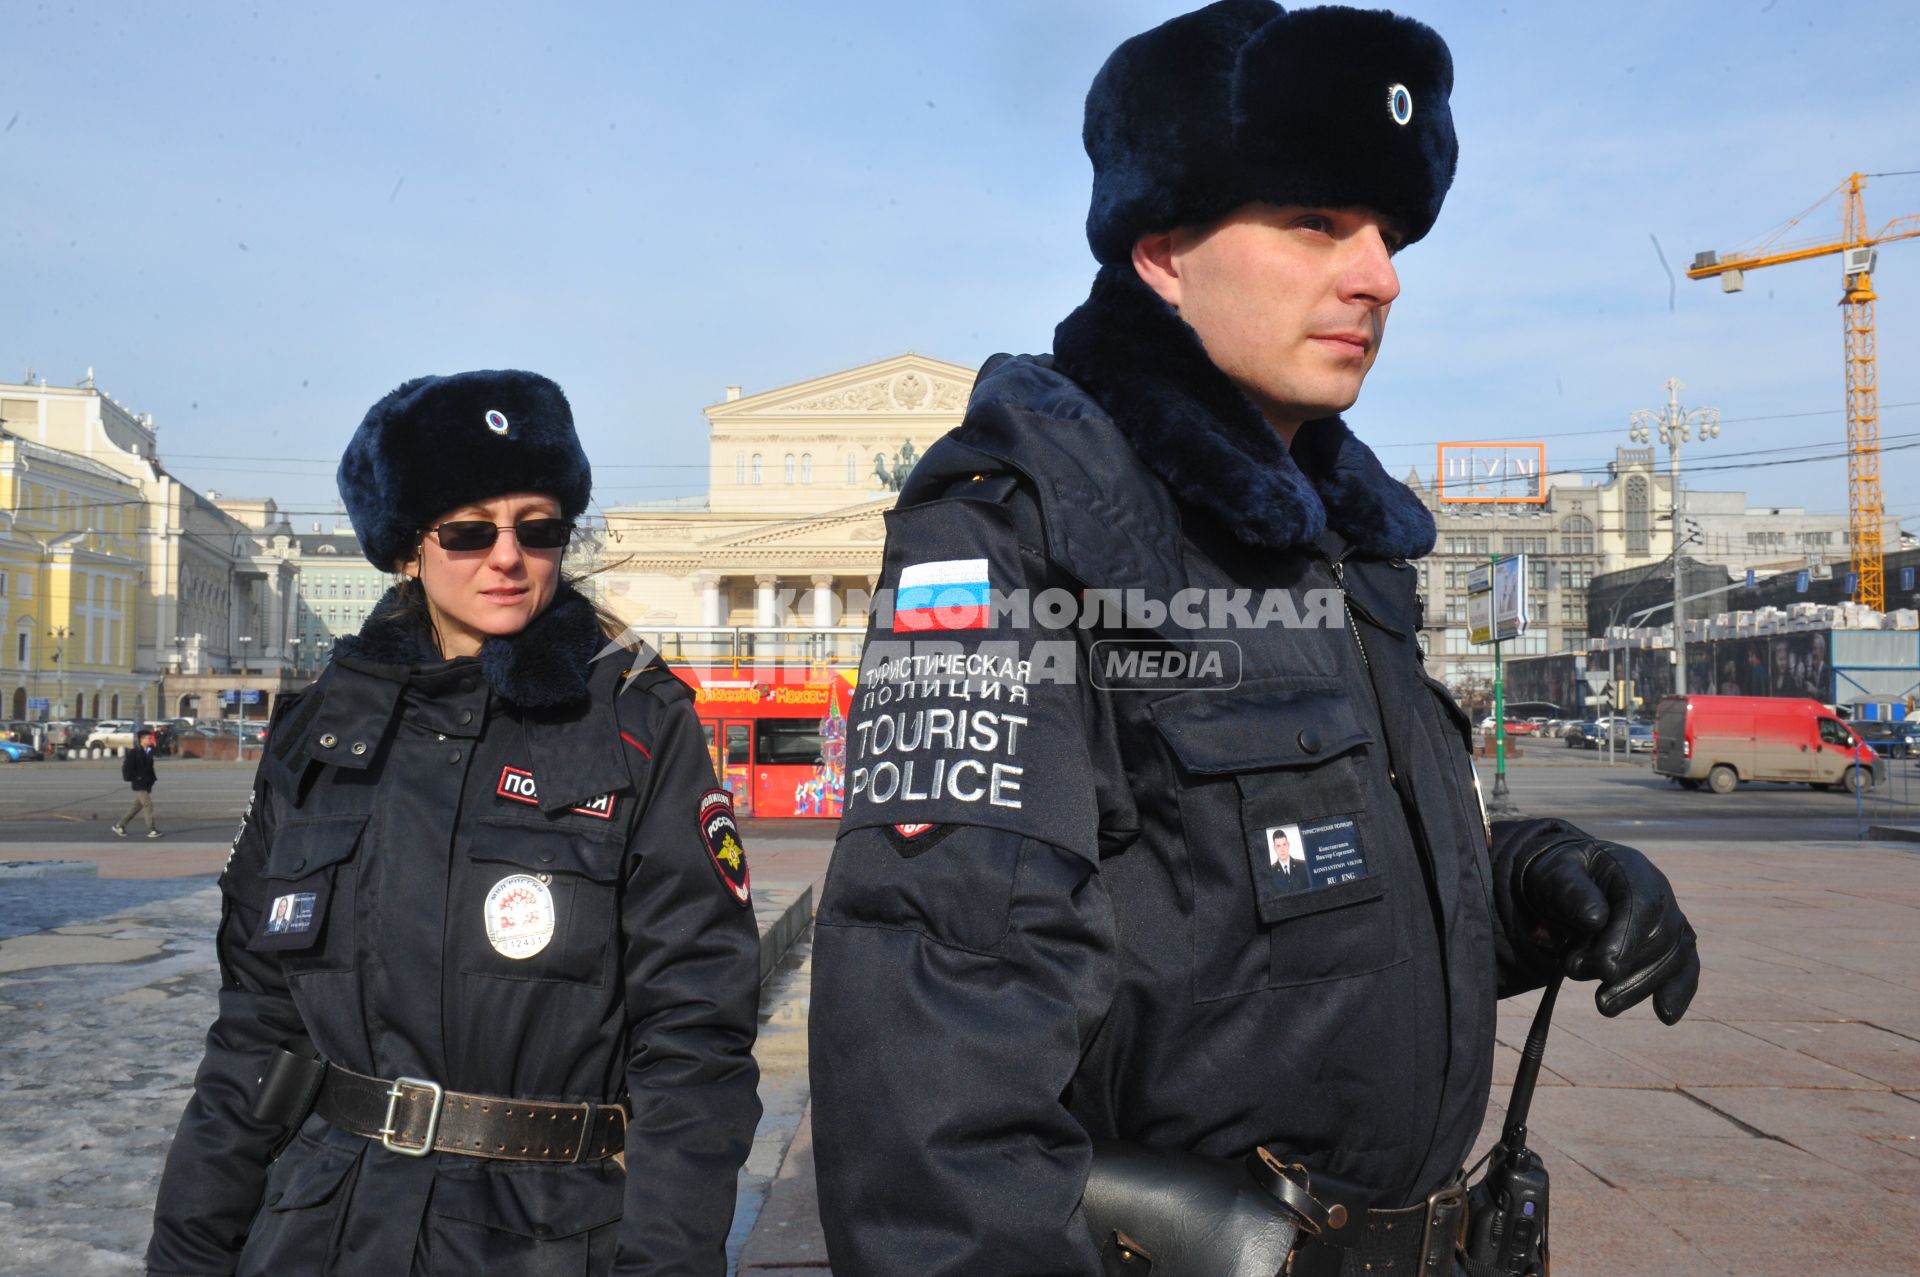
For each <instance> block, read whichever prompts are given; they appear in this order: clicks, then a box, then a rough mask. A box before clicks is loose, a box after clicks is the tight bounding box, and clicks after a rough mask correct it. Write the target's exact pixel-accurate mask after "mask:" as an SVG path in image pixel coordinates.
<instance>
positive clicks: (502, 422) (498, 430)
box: [487, 120, 1406, 435]
mask: <svg viewBox="0 0 1920 1277" xmlns="http://www.w3.org/2000/svg"><path fill="white" fill-rule="evenodd" d="M1405 122H1406V121H1404V120H1403V121H1401V123H1403V124H1404V123H1405ZM487 429H489V430H491V431H493V433H495V434H497V435H503V434H505V433H507V414H506V413H504V412H501V411H500V410H499V409H498V408H489V409H488V410H487Z"/></svg>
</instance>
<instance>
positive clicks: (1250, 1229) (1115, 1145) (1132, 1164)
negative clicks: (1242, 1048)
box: [1080, 1140, 1315, 1277]
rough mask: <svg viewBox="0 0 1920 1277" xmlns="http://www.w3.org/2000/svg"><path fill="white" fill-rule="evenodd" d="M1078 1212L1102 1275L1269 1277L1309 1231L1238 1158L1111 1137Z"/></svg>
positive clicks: (1098, 1146) (1097, 1151)
mask: <svg viewBox="0 0 1920 1277" xmlns="http://www.w3.org/2000/svg"><path fill="white" fill-rule="evenodd" d="M1080 1209H1081V1213H1082V1214H1083V1215H1084V1216H1085V1218H1086V1221H1087V1228H1088V1229H1089V1231H1091V1232H1092V1234H1093V1240H1094V1244H1095V1245H1096V1246H1098V1247H1099V1248H1100V1263H1101V1268H1102V1271H1103V1272H1104V1273H1105V1274H1106V1275H1107V1277H1148V1275H1149V1274H1150V1275H1151V1277H1276V1275H1277V1274H1279V1273H1280V1272H1282V1271H1283V1270H1284V1269H1285V1268H1286V1264H1287V1256H1288V1254H1289V1253H1290V1252H1291V1251H1292V1250H1293V1244H1294V1240H1295V1238H1296V1237H1298V1236H1299V1235H1300V1233H1301V1231H1302V1230H1303V1228H1306V1229H1308V1230H1311V1229H1312V1228H1313V1227H1315V1225H1313V1224H1312V1223H1311V1222H1310V1221H1303V1220H1302V1219H1301V1218H1299V1217H1298V1216H1296V1215H1295V1214H1294V1213H1293V1212H1292V1211H1291V1210H1289V1209H1288V1207H1287V1206H1286V1205H1284V1204H1283V1203H1282V1201H1281V1200H1280V1199H1279V1198H1277V1197H1275V1196H1274V1195H1273V1194H1272V1193H1271V1192H1269V1191H1268V1190H1267V1189H1265V1188H1263V1187H1262V1186H1261V1185H1260V1183H1259V1182H1257V1181H1256V1180H1255V1178H1254V1176H1253V1175H1252V1174H1251V1173H1249V1171H1248V1170H1247V1168H1246V1167H1244V1166H1242V1165H1241V1164H1240V1163H1239V1162H1233V1161H1223V1160H1220V1159H1218V1158H1211V1157H1201V1156H1199V1155H1197V1154H1193V1153H1178V1152H1167V1151H1162V1150H1158V1149H1147V1148H1142V1147H1140V1146H1139V1145H1137V1144H1127V1143H1122V1142H1119V1141H1111V1140H1110V1141H1096V1142H1095V1143H1094V1146H1093V1168H1092V1170H1091V1172H1090V1173H1089V1174H1088V1176H1087V1188H1086V1193H1085V1195H1084V1196H1083V1197H1082V1198H1081V1202H1080Z"/></svg>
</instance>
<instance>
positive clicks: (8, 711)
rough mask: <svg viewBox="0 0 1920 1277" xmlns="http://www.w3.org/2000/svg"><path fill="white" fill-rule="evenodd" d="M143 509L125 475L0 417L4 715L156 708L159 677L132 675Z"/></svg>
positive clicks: (0, 702) (130, 713)
mask: <svg viewBox="0 0 1920 1277" xmlns="http://www.w3.org/2000/svg"><path fill="white" fill-rule="evenodd" d="M142 505H143V500H142V495H141V492H140V488H139V485H137V484H136V483H134V482H132V481H131V480H130V479H128V478H127V477H126V476H124V475H121V474H119V473H117V472H115V471H114V470H112V469H109V468H108V467H106V466H103V465H100V464H99V463H97V462H94V461H90V460H88V459H87V458H85V457H80V456H76V455H74V454H72V453H68V452H63V451H60V450H58V449H54V448H49V447H44V446H42V445H40V444H37V443H33V442H30V441H28V440H26V439H22V438H20V437H19V436H17V435H15V434H13V433H11V432H7V431H5V414H4V411H0V713H4V714H5V715H6V716H7V718H8V719H10V720H22V719H34V720H37V719H70V718H95V719H98V718H134V717H143V716H151V715H153V714H154V713H155V712H156V710H157V708H158V700H157V692H158V685H157V680H156V679H155V678H154V677H153V676H152V675H151V674H140V673H137V672H136V669H135V658H136V646H137V644H136V610H137V607H138V601H139V594H140V582H141V576H142V573H141V564H140V557H139V552H138V534H139V528H140V521H141V517H142ZM43 701H44V702H45V704H44V706H43V705H41V704H39V702H43Z"/></svg>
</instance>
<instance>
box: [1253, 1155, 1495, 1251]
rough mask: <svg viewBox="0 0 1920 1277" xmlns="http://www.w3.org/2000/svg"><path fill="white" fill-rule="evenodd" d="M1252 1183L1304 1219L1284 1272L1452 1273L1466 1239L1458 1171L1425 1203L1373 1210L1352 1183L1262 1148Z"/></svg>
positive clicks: (1464, 1201) (1256, 1157) (1463, 1191)
mask: <svg viewBox="0 0 1920 1277" xmlns="http://www.w3.org/2000/svg"><path fill="white" fill-rule="evenodd" d="M1246 1164H1247V1169H1248V1170H1249V1171H1251V1172H1252V1173H1253V1177H1254V1180H1255V1181H1256V1182H1257V1183H1258V1184H1259V1185H1260V1186H1261V1187H1262V1188H1264V1189H1266V1191H1267V1192H1269V1193H1271V1194H1272V1195H1273V1196H1274V1197H1275V1198H1277V1199H1278V1200H1279V1201H1280V1202H1281V1203H1282V1204H1284V1205H1285V1206H1286V1207H1287V1208H1288V1209H1289V1210H1291V1211H1292V1212H1293V1213H1294V1214H1295V1215H1297V1216H1298V1217H1299V1218H1300V1219H1301V1220H1302V1222H1303V1225H1304V1226H1303V1227H1302V1229H1301V1234H1300V1239H1299V1240H1298V1241H1297V1242H1296V1243H1295V1244H1294V1249H1293V1253H1292V1254H1291V1255H1289V1256H1288V1257H1287V1267H1286V1277H1385V1275H1386V1274H1389V1273H1391V1274H1394V1275H1395V1277H1450V1275H1451V1274H1452V1272H1453V1260H1454V1252H1455V1250H1456V1249H1458V1247H1459V1245H1460V1242H1461V1239H1462V1238H1463V1237H1464V1236H1465V1233H1466V1226H1467V1192H1466V1188H1465V1186H1464V1184H1462V1182H1461V1178H1460V1177H1459V1176H1456V1177H1454V1179H1452V1180H1451V1181H1449V1182H1448V1183H1447V1184H1446V1185H1444V1186H1443V1187H1441V1188H1438V1189H1436V1190H1434V1191H1433V1192H1432V1193H1429V1194H1428V1195H1427V1200H1426V1201H1424V1202H1420V1203H1417V1204H1416V1205H1413V1206H1403V1207H1400V1208H1397V1209H1394V1210H1380V1209H1376V1208H1370V1207H1368V1206H1366V1205H1365V1204H1364V1202H1363V1201H1362V1200H1360V1198H1359V1195H1358V1194H1356V1193H1355V1192H1354V1191H1353V1189H1352V1188H1351V1186H1349V1185H1346V1184H1343V1183H1341V1182H1339V1181H1337V1180H1335V1179H1333V1178H1332V1177H1331V1176H1327V1175H1321V1174H1312V1173H1310V1172H1308V1171H1307V1170H1306V1168H1305V1167H1302V1166H1299V1165H1297V1164H1294V1165H1290V1164H1286V1163H1283V1162H1281V1161H1280V1159H1279V1158H1277V1157H1275V1156H1274V1155H1273V1154H1272V1153H1270V1152H1268V1151H1267V1150H1266V1149H1264V1148H1256V1149H1255V1150H1254V1151H1253V1153H1252V1154H1250V1155H1249V1156H1248V1157H1247V1161H1246Z"/></svg>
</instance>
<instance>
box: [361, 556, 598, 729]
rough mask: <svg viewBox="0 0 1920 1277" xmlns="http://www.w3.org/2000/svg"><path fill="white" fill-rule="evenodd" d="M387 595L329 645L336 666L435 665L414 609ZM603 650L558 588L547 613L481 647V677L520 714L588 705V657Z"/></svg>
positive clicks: (580, 607)
mask: <svg viewBox="0 0 1920 1277" xmlns="http://www.w3.org/2000/svg"><path fill="white" fill-rule="evenodd" d="M400 590H401V587H399V586H395V587H394V588H393V589H391V590H388V591H387V593H386V595H385V596H384V597H383V598H381V600H380V601H379V602H378V603H376V604H374V605H373V611H372V612H371V613H370V614H368V616H367V620H366V624H364V625H362V626H361V627H360V633H359V634H357V635H349V636H347V637H345V638H342V639H340V640H339V641H338V642H336V643H335V644H334V646H333V654H334V658H335V659H336V660H341V659H344V660H346V661H348V662H351V663H353V664H355V665H357V666H360V667H362V668H364V667H366V666H376V667H381V670H380V672H387V671H391V670H394V669H395V668H396V667H397V668H398V669H402V670H410V669H413V668H415V667H416V666H421V665H438V664H440V663H441V658H440V654H439V652H438V651H436V650H435V648H434V645H433V639H432V636H431V635H429V634H428V633H427V632H426V631H425V630H424V629H423V628H421V627H420V626H418V625H417V624H415V623H414V622H413V621H412V620H411V619H410V614H411V613H412V612H413V608H412V607H411V606H410V605H409V604H408V603H407V602H406V601H405V600H404V598H403V596H402V595H401V593H400ZM604 644H605V637H604V636H603V635H602V634H601V632H600V619H599V617H598V616H597V615H595V613H594V610H593V604H592V603H591V602H589V601H588V600H587V597H586V596H585V595H584V594H581V593H580V592H579V591H578V590H576V589H574V588H573V587H572V586H570V585H562V586H561V587H560V592H559V593H558V594H557V595H556V596H555V597H554V600H553V602H552V603H551V604H549V605H548V607H547V610H546V611H544V612H542V613H541V614H540V615H539V616H536V617H534V618H533V623H532V624H530V625H528V626H527V628H526V629H524V630H521V631H520V632H519V633H518V634H509V635H506V636H504V637H499V638H490V639H488V640H487V641H486V642H485V643H483V644H482V645H481V647H480V673H481V674H482V675H483V676H484V677H485V678H486V680H487V683H488V684H489V685H490V686H491V687H492V688H493V690H494V691H496V692H498V693H499V694H500V695H501V696H503V697H505V698H506V699H507V700H509V701H512V702H513V703H514V704H515V705H518V706H521V707H522V708H524V709H551V708H556V707H558V706H562V705H570V704H573V703H575V702H578V701H581V700H584V699H586V696H587V676H588V673H589V667H590V666H591V665H592V663H593V658H594V654H595V653H596V652H598V651H599V650H600V649H601V647H602V646H604Z"/></svg>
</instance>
